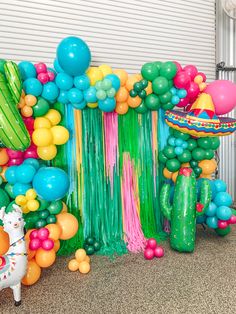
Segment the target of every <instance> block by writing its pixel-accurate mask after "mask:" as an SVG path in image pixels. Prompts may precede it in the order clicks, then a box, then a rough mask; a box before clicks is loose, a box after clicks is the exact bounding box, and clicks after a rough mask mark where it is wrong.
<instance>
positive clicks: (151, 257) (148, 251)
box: [144, 248, 154, 260]
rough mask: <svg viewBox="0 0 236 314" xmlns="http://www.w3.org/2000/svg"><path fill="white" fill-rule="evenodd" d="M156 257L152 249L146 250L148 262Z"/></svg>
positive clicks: (145, 256)
mask: <svg viewBox="0 0 236 314" xmlns="http://www.w3.org/2000/svg"><path fill="white" fill-rule="evenodd" d="M153 257H154V251H153V250H152V249H150V248H147V249H145V251H144V258H145V259H147V260H151V259H153Z"/></svg>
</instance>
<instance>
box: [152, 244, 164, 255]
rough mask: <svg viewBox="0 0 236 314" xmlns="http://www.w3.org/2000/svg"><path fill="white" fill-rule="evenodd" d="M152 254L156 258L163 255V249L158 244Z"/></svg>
mask: <svg viewBox="0 0 236 314" xmlns="http://www.w3.org/2000/svg"><path fill="white" fill-rule="evenodd" d="M154 255H155V256H156V257H157V258H160V257H163V256H164V249H163V248H162V247H161V246H158V247H156V248H155V250H154Z"/></svg>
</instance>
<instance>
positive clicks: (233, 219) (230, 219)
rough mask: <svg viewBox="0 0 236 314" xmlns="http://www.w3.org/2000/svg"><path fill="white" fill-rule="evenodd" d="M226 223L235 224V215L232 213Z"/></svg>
mask: <svg viewBox="0 0 236 314" xmlns="http://www.w3.org/2000/svg"><path fill="white" fill-rule="evenodd" d="M228 224H230V225H235V224H236V216H234V215H232V216H231V217H230V218H229V220H228Z"/></svg>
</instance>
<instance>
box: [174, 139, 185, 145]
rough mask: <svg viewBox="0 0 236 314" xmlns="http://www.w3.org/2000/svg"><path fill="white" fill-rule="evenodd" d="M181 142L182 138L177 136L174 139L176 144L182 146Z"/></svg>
mask: <svg viewBox="0 0 236 314" xmlns="http://www.w3.org/2000/svg"><path fill="white" fill-rule="evenodd" d="M183 142H184V141H183V140H182V138H177V139H176V140H175V144H176V146H182V144H183Z"/></svg>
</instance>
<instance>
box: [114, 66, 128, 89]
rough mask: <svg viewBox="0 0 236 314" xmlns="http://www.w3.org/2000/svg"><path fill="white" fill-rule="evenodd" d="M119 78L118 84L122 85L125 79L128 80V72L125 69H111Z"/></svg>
mask: <svg viewBox="0 0 236 314" xmlns="http://www.w3.org/2000/svg"><path fill="white" fill-rule="evenodd" d="M113 73H114V74H116V75H117V76H118V77H119V79H120V85H121V86H124V85H125V83H126V81H127V80H128V73H127V72H126V71H125V70H121V69H117V70H114V71H113Z"/></svg>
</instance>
